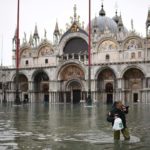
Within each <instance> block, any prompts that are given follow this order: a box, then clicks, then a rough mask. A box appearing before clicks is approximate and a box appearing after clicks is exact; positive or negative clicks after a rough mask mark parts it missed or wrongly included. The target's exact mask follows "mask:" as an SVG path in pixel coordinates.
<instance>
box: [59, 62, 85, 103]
mask: <svg viewBox="0 0 150 150" xmlns="http://www.w3.org/2000/svg"><path fill="white" fill-rule="evenodd" d="M59 79H60V96H59V101H60V102H64V103H66V102H67V103H78V102H80V100H81V99H84V98H85V96H86V95H85V94H86V93H85V91H84V87H83V83H84V82H85V80H84V79H85V75H84V71H83V70H82V68H81V67H80V66H79V65H77V64H69V65H66V66H65V67H63V68H62V69H61V70H60V73H59Z"/></svg>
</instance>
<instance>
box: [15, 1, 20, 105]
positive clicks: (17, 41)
mask: <svg viewBox="0 0 150 150" xmlns="http://www.w3.org/2000/svg"><path fill="white" fill-rule="evenodd" d="M19 6H20V0H18V5H17V35H16V37H17V38H16V98H15V104H17V105H19V104H21V101H20V97H19V48H20V41H19Z"/></svg>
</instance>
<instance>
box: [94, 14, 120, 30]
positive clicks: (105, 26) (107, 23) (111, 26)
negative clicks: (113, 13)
mask: <svg viewBox="0 0 150 150" xmlns="http://www.w3.org/2000/svg"><path fill="white" fill-rule="evenodd" d="M94 26H97V27H98V29H99V31H100V32H101V33H104V31H106V30H108V31H110V32H111V33H117V31H118V27H117V24H116V22H115V21H114V20H113V19H111V18H109V17H106V16H98V17H96V18H95V19H93V20H92V27H94Z"/></svg>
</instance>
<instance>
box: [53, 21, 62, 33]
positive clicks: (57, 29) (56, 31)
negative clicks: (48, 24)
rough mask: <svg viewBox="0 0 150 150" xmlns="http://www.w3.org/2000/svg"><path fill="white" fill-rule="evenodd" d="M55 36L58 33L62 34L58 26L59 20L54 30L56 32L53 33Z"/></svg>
mask: <svg viewBox="0 0 150 150" xmlns="http://www.w3.org/2000/svg"><path fill="white" fill-rule="evenodd" d="M53 34H54V35H55V36H57V35H60V32H59V27H58V22H57V21H56V25H55V30H54V33H53Z"/></svg>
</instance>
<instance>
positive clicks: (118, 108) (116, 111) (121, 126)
mask: <svg viewBox="0 0 150 150" xmlns="http://www.w3.org/2000/svg"><path fill="white" fill-rule="evenodd" d="M128 108H129V106H125V105H123V104H122V102H121V101H115V102H114V104H113V106H112V110H111V111H110V112H109V113H108V115H107V121H108V122H111V123H112V126H113V130H114V140H120V131H121V132H122V134H123V136H124V139H125V140H130V134H129V131H128V128H127V124H126V114H128ZM117 123H118V125H117Z"/></svg>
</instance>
